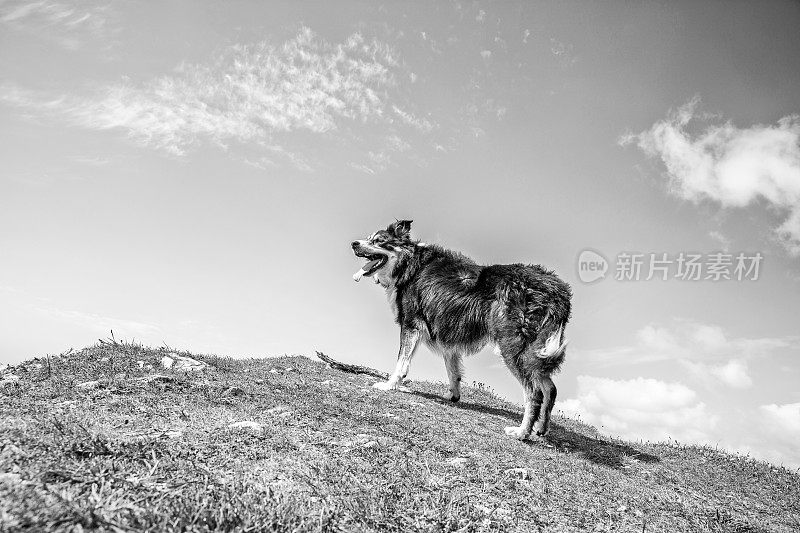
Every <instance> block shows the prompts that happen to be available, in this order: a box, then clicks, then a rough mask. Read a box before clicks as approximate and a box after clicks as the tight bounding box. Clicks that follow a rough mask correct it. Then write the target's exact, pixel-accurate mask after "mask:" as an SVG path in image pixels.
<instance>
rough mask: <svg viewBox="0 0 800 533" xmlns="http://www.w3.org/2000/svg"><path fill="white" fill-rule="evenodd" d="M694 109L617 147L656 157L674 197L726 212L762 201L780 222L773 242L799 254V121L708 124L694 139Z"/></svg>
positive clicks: (694, 105)
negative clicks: (743, 125)
mask: <svg viewBox="0 0 800 533" xmlns="http://www.w3.org/2000/svg"><path fill="white" fill-rule="evenodd" d="M698 104H699V98H694V99H692V100H691V101H689V102H688V103H686V104H684V105H683V106H681V107H680V108H678V109H677V110H675V111H673V112H671V113H670V114H669V116H668V117H667V118H666V119H664V120H661V121H658V122H656V123H655V124H654V125H653V126H652V127H651V128H650V129H648V130H646V131H643V132H641V133H639V134H628V135H624V136H623V137H622V138H621V139H620V144H622V145H628V144H635V145H636V146H638V147H639V148H640V149H641V150H642V151H644V153H645V154H647V155H648V156H651V157H658V158H660V159H661V161H662V162H663V164H664V166H665V167H666V171H667V176H668V178H669V185H670V192H671V193H672V194H673V195H675V196H678V197H680V198H684V199H687V200H690V201H692V202H701V201H712V202H715V203H717V204H719V205H720V206H722V207H731V208H745V207H747V206H750V205H755V204H757V203H759V202H760V201H763V202H765V203H766V204H767V205H769V206H771V207H772V208H773V209H774V210H775V211H776V212H777V213H778V214H779V216H780V217H781V218H782V222H781V223H780V224H779V225H778V226H777V227H776V228H774V231H775V235H776V237H777V239H778V240H779V241H780V242H781V244H782V245H783V246H784V247H785V248H786V250H787V251H788V252H789V253H791V254H792V255H795V256H798V255H800V116H798V115H790V116H786V117H784V118H782V119H780V120H779V121H778V123H777V124H774V125H762V124H758V125H754V126H751V127H749V128H737V127H736V126H734V125H733V124H732V123H731V122H726V123H724V124H721V125H708V126H707V127H706V128H705V129H704V130H703V131H701V132H700V133H698V134H693V133H692V132H691V131H690V126H691V125H693V124H691V123H692V122H693V121H695V122H696V119H697V118H698V117H697V113H696V108H697V106H698Z"/></svg>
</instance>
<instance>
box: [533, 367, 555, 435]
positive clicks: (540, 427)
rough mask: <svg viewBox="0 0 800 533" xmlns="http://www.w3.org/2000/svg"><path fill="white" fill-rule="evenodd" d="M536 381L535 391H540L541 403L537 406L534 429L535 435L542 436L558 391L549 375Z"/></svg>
mask: <svg viewBox="0 0 800 533" xmlns="http://www.w3.org/2000/svg"><path fill="white" fill-rule="evenodd" d="M537 381H538V387H537V392H539V391H541V400H540V401H541V405H540V407H539V413H538V414H539V416H538V417H536V418H537V419H536V425H535V426H534V429H535V430H536V434H537V435H539V436H540V437H544V436H545V435H547V431H548V429H549V427H550V412H551V411H552V410H553V405H554V404H555V402H556V395H557V392H558V391H557V389H556V385H555V383H553V380H552V379H551V378H550V376H544V377H541V378H539V379H538V380H537Z"/></svg>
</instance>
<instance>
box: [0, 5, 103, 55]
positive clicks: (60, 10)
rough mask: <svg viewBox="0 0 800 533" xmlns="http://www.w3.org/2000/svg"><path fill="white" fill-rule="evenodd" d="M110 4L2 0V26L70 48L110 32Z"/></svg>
mask: <svg viewBox="0 0 800 533" xmlns="http://www.w3.org/2000/svg"><path fill="white" fill-rule="evenodd" d="M108 10H109V4H108V3H107V2H82V3H80V4H79V5H75V4H73V3H67V2H56V1H38V2H31V1H18V0H10V1H5V2H2V1H0V23H2V24H4V25H5V26H8V27H11V28H13V29H16V30H20V31H28V32H31V33H35V34H37V35H39V36H41V37H43V38H46V39H51V40H55V41H56V42H58V43H59V44H60V45H61V46H63V47H65V48H68V49H77V48H80V47H81V46H82V45H83V44H85V41H86V40H87V39H103V38H105V37H107V35H108V34H109V33H110V29H109V27H108Z"/></svg>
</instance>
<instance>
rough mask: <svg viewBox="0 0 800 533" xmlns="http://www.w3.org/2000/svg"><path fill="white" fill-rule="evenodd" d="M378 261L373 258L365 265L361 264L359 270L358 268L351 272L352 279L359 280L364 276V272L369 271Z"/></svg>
mask: <svg viewBox="0 0 800 533" xmlns="http://www.w3.org/2000/svg"><path fill="white" fill-rule="evenodd" d="M380 262H381V260H380V259H373V260H372V261H370V262H369V263H367V264H366V265H364V266H362V267H361V270H359V271H358V272H356V273H355V274H353V281H361V278H362V277H363V276H364V274H366V273H367V272H369V271H370V269H371V268H372V267H374V266H375V265H377V264H378V263H380Z"/></svg>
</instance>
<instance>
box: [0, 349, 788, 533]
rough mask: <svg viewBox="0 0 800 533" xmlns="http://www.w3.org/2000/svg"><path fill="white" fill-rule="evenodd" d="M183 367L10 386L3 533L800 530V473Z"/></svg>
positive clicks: (0, 442)
mask: <svg viewBox="0 0 800 533" xmlns="http://www.w3.org/2000/svg"><path fill="white" fill-rule="evenodd" d="M170 353H173V352H172V350H169V349H168V348H161V349H150V348H145V347H142V346H138V345H134V344H128V343H116V342H109V343H101V344H99V345H96V346H93V347H90V348H86V349H84V350H81V351H79V352H72V353H68V354H64V355H62V356H59V357H53V358H49V359H35V360H32V361H28V362H26V363H23V364H21V365H18V366H17V367H14V368H11V369H8V370H7V371H6V375H8V373H9V372H10V373H13V374H14V375H16V376H18V377H19V379H18V380H16V381H11V380H5V381H4V382H3V385H0V530H2V531H20V530H28V531H83V530H102V531H131V530H133V531H139V530H153V531H212V530H214V531H216V530H223V531H398V532H400V531H403V532H405V531H462V532H471V531H631V532H641V531H649V532H653V531H669V532H675V531H692V532H694V531H701V532H703V531H714V532H717V531H719V532H722V531H737V532H743V531H787V532H788V531H798V530H800V476H798V475H797V474H796V473H792V472H789V471H788V470H785V469H782V468H775V467H772V466H770V465H768V464H765V463H762V462H757V461H752V460H748V459H743V458H741V457H734V456H731V455H727V454H725V453H722V452H719V451H715V450H712V449H708V448H702V447H693V446H686V447H684V446H677V445H674V444H672V445H667V444H632V443H625V442H620V441H616V440H612V439H607V438H601V437H599V436H598V435H597V434H596V432H595V431H594V430H593V429H592V428H591V427H588V426H585V425H583V424H580V423H579V422H576V421H574V420H569V419H562V418H556V419H555V421H554V422H555V427H554V428H553V430H552V432H551V435H550V436H549V437H548V439H547V440H546V441H533V442H529V443H528V442H526V443H520V442H517V441H514V440H510V439H508V438H507V437H505V436H504V435H503V426H505V425H509V421H512V422H514V423H515V422H517V421H518V419H519V411H518V408H517V407H516V406H513V405H510V404H508V403H506V402H503V401H501V400H499V399H498V398H497V397H495V396H493V395H492V394H491V393H489V392H487V391H485V390H478V389H474V388H468V389H466V390H465V392H464V395H463V400H464V401H463V403H462V404H459V405H456V406H453V405H451V404H450V403H449V402H446V401H443V400H442V399H441V396H442V395H443V394H444V392H445V388H444V386H443V385H440V384H431V383H413V384H412V388H413V389H414V390H415V392H414V394H402V393H391V394H385V393H381V392H379V391H375V390H373V389H372V388H371V387H370V384H371V383H372V382H373V381H374V379H373V378H367V377H363V376H355V375H350V374H344V373H341V372H338V371H335V370H331V369H328V368H327V367H326V366H325V365H324V364H322V363H320V362H318V361H312V360H309V359H306V358H304V357H289V358H286V357H284V358H275V359H231V358H224V357H214V356H191V357H195V358H196V359H198V360H201V361H205V362H207V363H209V364H210V365H211V368H210V369H209V370H205V371H202V372H178V371H172V370H164V369H163V368H161V365H160V361H161V358H162V357H163V356H165V355H169V354H170ZM183 355H190V354H183ZM138 361H141V365H140V364H139V363H138ZM148 365H150V366H148ZM140 366H141V368H140ZM150 367H152V369H151V368H150ZM154 376H157V377H154ZM142 378H145V379H142ZM87 381H97V384H95V386H94V387H92V386H86V387H79V386H78V385H79V384H81V383H85V382H87ZM242 421H250V422H255V423H257V424H260V427H255V428H246V427H245V428H230V427H229V426H230V424H232V423H235V422H242Z"/></svg>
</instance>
